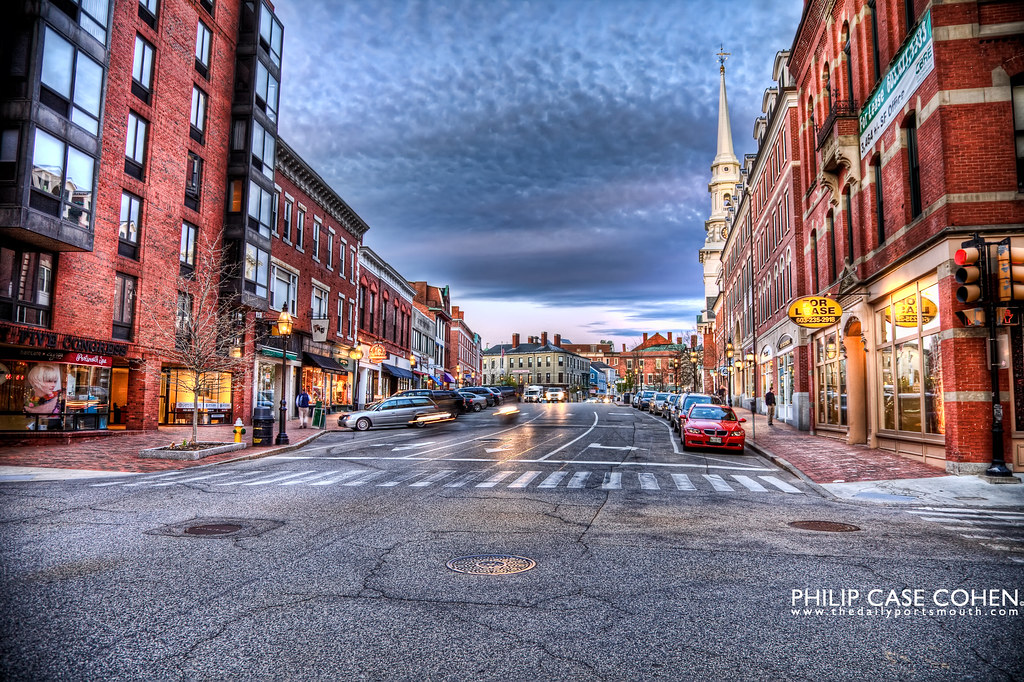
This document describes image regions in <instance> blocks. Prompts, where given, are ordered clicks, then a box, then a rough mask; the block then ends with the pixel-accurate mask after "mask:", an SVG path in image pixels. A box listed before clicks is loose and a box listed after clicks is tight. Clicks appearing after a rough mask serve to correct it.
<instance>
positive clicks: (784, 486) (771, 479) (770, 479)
mask: <svg viewBox="0 0 1024 682" xmlns="http://www.w3.org/2000/svg"><path fill="white" fill-rule="evenodd" d="M758 478H760V479H761V480H762V481H765V482H767V483H771V484H772V485H773V486H775V487H776V488H778V489H779V490H781V491H782V492H784V493H796V494H798V495H802V494H803V492H804V491H803V490H800V488H797V487H794V486H791V485H790V484H788V483H786V482H785V481H783V480H780V479H778V478H776V477H775V476H758Z"/></svg>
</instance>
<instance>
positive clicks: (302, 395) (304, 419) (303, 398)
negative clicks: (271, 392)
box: [295, 389, 309, 429]
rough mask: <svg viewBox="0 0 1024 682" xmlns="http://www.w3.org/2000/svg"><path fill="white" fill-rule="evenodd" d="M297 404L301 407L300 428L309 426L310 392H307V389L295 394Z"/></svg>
mask: <svg viewBox="0 0 1024 682" xmlns="http://www.w3.org/2000/svg"><path fill="white" fill-rule="evenodd" d="M295 406H296V407H297V408H299V428H300V429H304V428H307V427H308V426H309V394H308V393H306V389H302V391H300V392H299V394H298V395H297V396H295Z"/></svg>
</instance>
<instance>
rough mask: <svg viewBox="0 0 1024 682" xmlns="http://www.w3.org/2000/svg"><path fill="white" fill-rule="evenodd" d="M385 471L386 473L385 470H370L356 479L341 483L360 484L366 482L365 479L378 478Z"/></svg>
mask: <svg viewBox="0 0 1024 682" xmlns="http://www.w3.org/2000/svg"><path fill="white" fill-rule="evenodd" d="M386 473H387V472H386V471H371V472H369V473H368V474H365V475H364V476H363V477H362V478H357V479H356V480H354V481H349V482H348V483H342V485H348V486H356V485H362V484H364V483H366V482H367V481H372V480H373V479H375V478H379V477H380V476H383V475H384V474H386Z"/></svg>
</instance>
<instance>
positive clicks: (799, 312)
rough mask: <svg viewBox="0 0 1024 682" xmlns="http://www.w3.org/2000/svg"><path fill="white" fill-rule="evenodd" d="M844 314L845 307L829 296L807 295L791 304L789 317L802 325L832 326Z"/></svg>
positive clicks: (811, 326)
mask: <svg viewBox="0 0 1024 682" xmlns="http://www.w3.org/2000/svg"><path fill="white" fill-rule="evenodd" d="M842 316H843V307H842V306H841V305H839V303H838V302H837V301H835V300H834V299H831V298H828V297H827V296H805V297H804V298H798V299H797V300H795V301H793V303H792V304H790V306H789V319H791V320H793V322H795V323H796V324H798V325H800V326H801V327H807V328H808V329H821V328H822V327H831V326H832V325H834V324H837V323H838V322H839V318H841V317H842Z"/></svg>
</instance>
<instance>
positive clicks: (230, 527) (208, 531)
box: [185, 523, 243, 535]
mask: <svg viewBox="0 0 1024 682" xmlns="http://www.w3.org/2000/svg"><path fill="white" fill-rule="evenodd" d="M242 528H243V526H240V525H239V524H237V523H207V524H203V525H201V526H189V527H188V528H186V529H185V534H186V535H229V534H231V533H237V532H238V531H240V530H242Z"/></svg>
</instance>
